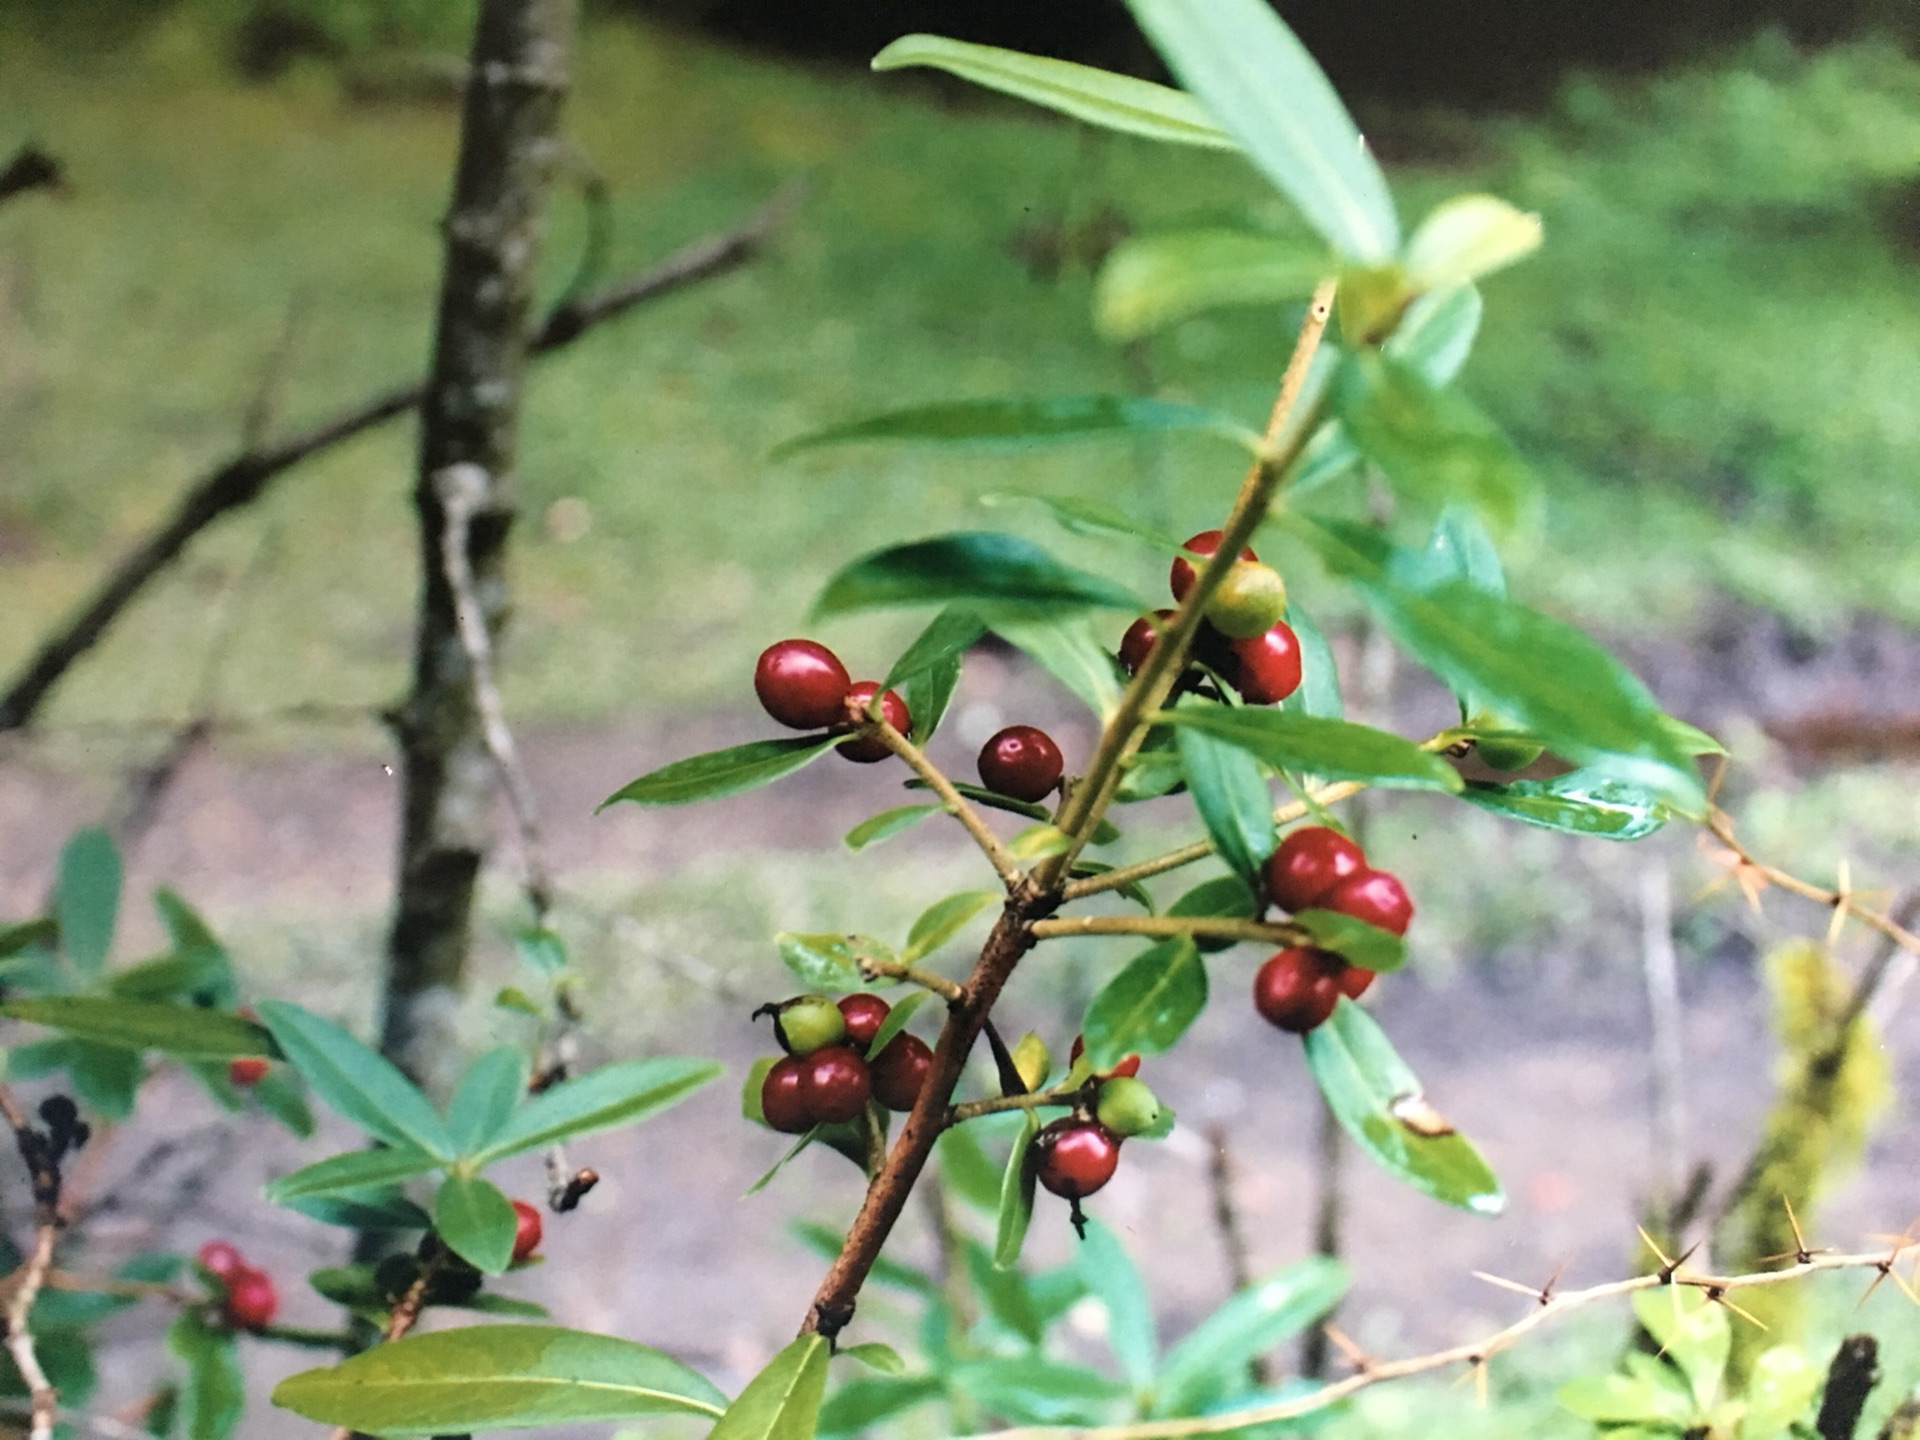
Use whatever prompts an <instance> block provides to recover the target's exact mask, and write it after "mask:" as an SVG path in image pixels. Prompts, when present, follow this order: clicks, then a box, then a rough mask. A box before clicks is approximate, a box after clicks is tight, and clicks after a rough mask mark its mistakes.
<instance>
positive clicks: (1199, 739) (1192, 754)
mask: <svg viewBox="0 0 1920 1440" xmlns="http://www.w3.org/2000/svg"><path fill="white" fill-rule="evenodd" d="M1175 738H1176V740H1177V742H1178V748H1179V751H1180V768H1181V769H1182V770H1183V771H1184V772H1185V774H1186V777H1187V789H1188V791H1189V792H1190V793H1191V794H1192V795H1193V803H1194V807H1195V808H1196V809H1197V810H1199V812H1200V819H1201V821H1202V822H1203V823H1204V824H1205V825H1206V827H1207V834H1208V835H1210V836H1211V837H1212V838H1213V845H1214V848H1215V849H1216V850H1218V851H1219V852H1220V858H1221V859H1222V860H1225V861H1226V862H1227V864H1228V865H1230V866H1232V867H1233V869H1234V870H1235V871H1236V872H1237V873H1238V874H1240V875H1241V876H1242V877H1244V878H1245V879H1246V880H1247V881H1249V882H1252V881H1253V879H1254V876H1255V875H1256V874H1257V872H1258V871H1259V869H1260V866H1261V864H1262V863H1263V862H1264V861H1265V860H1266V858H1267V856H1269V855H1271V854H1272V853H1273V797H1272V795H1271V794H1270V793H1269V792H1268V790H1267V781H1266V777H1265V776H1264V775H1263V774H1262V773H1261V771H1260V767H1259V765H1258V764H1256V763H1255V761H1254V758H1253V756H1251V755H1249V754H1248V753H1247V752H1246V751H1245V750H1243V749H1241V748H1240V747H1239V746H1238V745H1232V744H1229V743H1228V742H1226V741H1225V740H1221V739H1218V738H1216V737H1215V736H1213V735H1212V734H1210V733H1209V732H1208V731H1206V730H1204V729H1201V728H1200V727H1198V726H1195V725H1182V726H1180V728H1179V730H1178V731H1176V732H1175Z"/></svg>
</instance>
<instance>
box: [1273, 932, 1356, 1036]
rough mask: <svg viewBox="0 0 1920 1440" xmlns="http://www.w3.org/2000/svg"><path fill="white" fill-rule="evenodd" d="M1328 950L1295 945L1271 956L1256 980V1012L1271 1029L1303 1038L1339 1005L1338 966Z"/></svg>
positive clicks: (1339, 960)
mask: <svg viewBox="0 0 1920 1440" xmlns="http://www.w3.org/2000/svg"><path fill="white" fill-rule="evenodd" d="M1344 964H1346V962H1345V961H1344V960H1342V959H1341V958H1340V957H1339V956H1338V955H1332V954H1329V953H1328V952H1327V951H1325V950H1315V949H1311V948H1310V947H1308V946H1305V945H1296V946H1294V947H1293V948H1292V949H1290V950H1282V951H1280V952H1279V953H1278V954H1277V955H1274V956H1271V957H1270V958H1269V959H1268V960H1267V963H1266V964H1264V965H1262V966H1261V967H1260V973H1259V974H1257V975H1255V976H1254V977H1253V1008H1254V1009H1256V1010H1258V1011H1259V1012H1260V1014H1261V1016H1262V1017H1263V1018H1264V1019H1265V1020H1266V1021H1267V1023H1268V1024H1270V1025H1277V1026H1279V1027H1280V1028H1281V1029H1282V1030H1285V1031H1288V1032H1289V1033H1291V1034H1294V1035H1304V1034H1306V1033H1307V1031H1309V1030H1311V1029H1313V1027H1314V1026H1316V1025H1318V1024H1320V1023H1321V1022H1322V1021H1324V1020H1325V1019H1326V1018H1327V1017H1328V1016H1329V1015H1331V1014H1332V1013H1333V1007H1334V1006H1335V1005H1337V1004H1339V1002H1340V983H1339V980H1338V978H1337V977H1338V976H1339V973H1340V972H1339V969H1338V967H1339V966H1342V965H1344Z"/></svg>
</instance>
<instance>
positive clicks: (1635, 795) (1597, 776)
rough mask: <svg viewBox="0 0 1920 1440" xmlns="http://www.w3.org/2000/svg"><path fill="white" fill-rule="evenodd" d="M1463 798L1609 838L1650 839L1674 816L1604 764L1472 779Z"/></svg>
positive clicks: (1529, 820)
mask: <svg viewBox="0 0 1920 1440" xmlns="http://www.w3.org/2000/svg"><path fill="white" fill-rule="evenodd" d="M1461 798H1462V799H1464V800H1468V801H1471V802H1472V803H1473V804H1475V805H1478V806H1479V807H1480V808H1481V809H1482V810H1491V811H1493V812H1494V814H1496V815H1506V816H1509V817H1511V818H1512V819H1515V820H1524V821H1525V822H1526V823H1527V824H1529V825H1538V826H1540V827H1541V828H1542V829H1545V830H1559V831H1563V832H1565V833H1566V834H1569V835H1597V836H1599V837H1600V838H1601V839H1603V840H1644V839H1646V837H1647V836H1649V835H1651V834H1653V833H1654V832H1655V831H1657V830H1658V829H1659V828H1660V827H1661V826H1662V825H1665V824H1666V823H1667V820H1668V818H1669V817H1670V816H1671V815H1672V814H1673V812H1672V811H1671V810H1670V809H1668V808H1667V806H1666V805H1665V804H1663V803H1662V802H1661V801H1660V800H1659V799H1658V798H1657V797H1655V796H1654V795H1652V794H1651V793H1649V792H1648V791H1647V790H1646V788H1645V787H1643V786H1640V785H1636V784H1634V783H1633V782H1632V781H1630V780H1621V779H1617V778H1614V777H1613V776H1612V775H1610V774H1609V773H1608V767H1607V766H1606V765H1605V764H1604V763H1602V764H1600V765H1594V766H1588V767H1586V768H1583V769H1580V770H1570V771H1568V772H1567V773H1566V774H1565V775H1556V776H1554V777H1553V778H1552V779H1551V780H1511V781H1508V782H1507V783H1506V784H1504V785H1488V784H1483V783H1481V782H1479V781H1469V782H1468V784H1467V788H1466V790H1465V791H1464V792H1463V794H1462V796H1461Z"/></svg>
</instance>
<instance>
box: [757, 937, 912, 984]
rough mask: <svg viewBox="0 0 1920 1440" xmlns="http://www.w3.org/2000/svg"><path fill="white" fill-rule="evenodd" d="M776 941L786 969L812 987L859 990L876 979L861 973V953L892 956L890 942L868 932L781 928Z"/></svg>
mask: <svg viewBox="0 0 1920 1440" xmlns="http://www.w3.org/2000/svg"><path fill="white" fill-rule="evenodd" d="M773 943H774V945H775V946H776V947H777V948H778V949H779V951H780V958H781V960H783V961H785V962H786V966H787V969H789V970H791V971H792V972H793V973H794V976H795V978H797V979H798V980H799V981H800V983H801V984H802V985H805V986H807V987H808V988H809V989H812V990H858V989H859V988H860V987H861V986H863V985H867V984H870V983H875V982H870V981H868V979H867V978H866V976H865V975H863V974H862V973H861V970H860V957H861V956H862V955H871V956H875V957H878V958H883V959H889V960H890V959H892V958H893V951H892V950H891V949H890V948H889V947H888V946H886V945H884V944H882V943H881V942H880V941H878V940H875V939H874V938H873V937H872V936H869V935H826V934H823V935H802V934H799V933H797V932H795V931H792V930H782V931H781V932H780V933H779V934H778V935H775V936H774V937H773Z"/></svg>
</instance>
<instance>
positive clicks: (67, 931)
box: [53, 827, 120, 975]
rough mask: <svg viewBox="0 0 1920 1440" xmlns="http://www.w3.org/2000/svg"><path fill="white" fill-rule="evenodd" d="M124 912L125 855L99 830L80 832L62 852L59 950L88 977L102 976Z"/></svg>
mask: <svg viewBox="0 0 1920 1440" xmlns="http://www.w3.org/2000/svg"><path fill="white" fill-rule="evenodd" d="M119 911H120V852H119V851H118V850H117V849H115V848H114V843H113V837H112V836H111V835H109V834H107V832H106V831H105V830H102V829H99V828H98V827H89V828H88V829H85V830H76V831H75V832H74V834H73V838H72V839H70V840H68V841H67V843H66V845H65V846H64V847H62V849H61V851H60V873H59V878H58V880H57V881H56V882H55V885H54V896H53V916H54V919H55V921H57V922H58V924H59V926H60V948H61V949H62V950H63V951H64V952H65V953H66V957H67V959H68V960H70V961H72V962H73V967H74V968H75V969H76V970H78V971H80V972H81V973H82V974H83V975H97V974H99V973H100V967H101V966H103V965H105V964H106V963H107V952H108V951H109V950H111V949H112V948H113V922H114V918H115V916H116V915H118V914H119Z"/></svg>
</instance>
